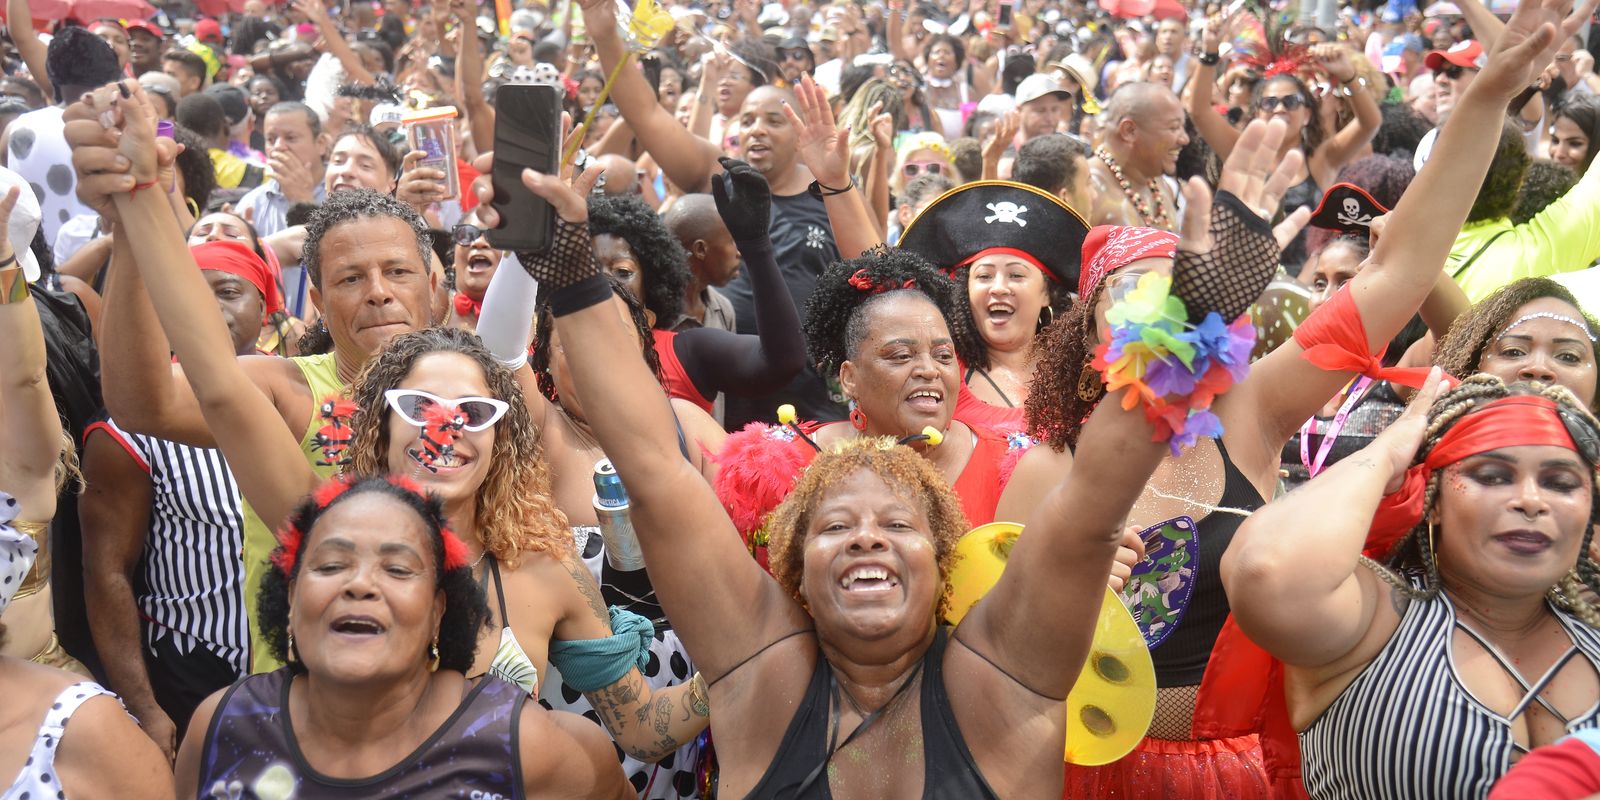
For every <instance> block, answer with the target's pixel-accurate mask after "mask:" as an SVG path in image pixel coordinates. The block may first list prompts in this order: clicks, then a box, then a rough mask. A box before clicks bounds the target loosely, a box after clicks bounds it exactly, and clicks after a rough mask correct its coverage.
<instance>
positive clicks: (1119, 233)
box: [1078, 225, 1178, 299]
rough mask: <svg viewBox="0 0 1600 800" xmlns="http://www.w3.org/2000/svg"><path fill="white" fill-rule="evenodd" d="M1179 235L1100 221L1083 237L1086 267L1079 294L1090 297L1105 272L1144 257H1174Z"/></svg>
mask: <svg viewBox="0 0 1600 800" xmlns="http://www.w3.org/2000/svg"><path fill="white" fill-rule="evenodd" d="M1177 252H1178V235H1177V234H1175V233H1172V232H1170V231H1163V230H1159V229H1157V228H1134V227H1129V226H1125V225H1099V226H1096V227H1093V228H1090V229H1089V235H1088V236H1086V237H1084V240H1083V269H1082V270H1080V271H1079V272H1078V297H1081V298H1084V299H1088V298H1089V297H1090V296H1091V295H1092V294H1094V290H1095V289H1097V288H1099V286H1100V282H1101V281H1103V280H1105V278H1106V276H1107V275H1109V274H1111V273H1113V272H1116V271H1117V270H1119V269H1122V268H1123V267H1126V266H1128V265H1129V264H1132V263H1133V262H1135V261H1139V260H1140V259H1145V258H1172V257H1173V256H1174V255H1177Z"/></svg>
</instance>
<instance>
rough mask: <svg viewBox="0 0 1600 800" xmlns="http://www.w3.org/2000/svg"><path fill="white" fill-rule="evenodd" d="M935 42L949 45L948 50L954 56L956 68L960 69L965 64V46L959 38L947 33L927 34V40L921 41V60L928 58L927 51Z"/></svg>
mask: <svg viewBox="0 0 1600 800" xmlns="http://www.w3.org/2000/svg"><path fill="white" fill-rule="evenodd" d="M936 44H947V45H950V50H951V51H953V52H954V53H955V56H956V69H961V68H962V67H963V66H966V63H967V48H966V46H965V45H963V44H961V39H959V38H958V37H955V36H951V35H950V34H948V33H936V34H934V35H932V36H929V37H928V38H927V40H925V41H924V42H923V43H922V60H923V61H924V62H926V61H927V60H928V53H929V52H931V51H932V50H933V46H934V45H936Z"/></svg>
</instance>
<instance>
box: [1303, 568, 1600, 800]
mask: <svg viewBox="0 0 1600 800" xmlns="http://www.w3.org/2000/svg"><path fill="white" fill-rule="evenodd" d="M1552 610H1553V611H1554V612H1555V615H1556V618H1557V619H1558V620H1560V622H1561V625H1562V627H1563V628H1565V629H1566V631H1567V636H1568V637H1570V638H1571V640H1572V644H1573V647H1572V649H1571V650H1569V652H1568V655H1567V656H1566V657H1565V658H1563V659H1561V660H1558V661H1557V662H1556V664H1555V665H1554V666H1553V667H1552V668H1551V670H1550V672H1549V675H1548V676H1521V677H1519V680H1522V681H1523V682H1524V686H1525V688H1527V689H1530V690H1533V691H1530V692H1529V695H1528V696H1527V697H1526V698H1525V699H1524V700H1523V703H1522V708H1525V707H1527V706H1528V705H1531V704H1533V703H1542V702H1543V701H1542V699H1541V698H1539V697H1538V691H1542V690H1543V688H1544V684H1545V682H1546V680H1547V679H1548V677H1553V676H1554V675H1555V674H1556V673H1557V672H1559V671H1560V669H1561V668H1562V667H1563V666H1565V665H1566V664H1567V663H1568V662H1569V661H1570V660H1571V659H1575V658H1587V659H1588V660H1589V661H1590V663H1591V664H1594V665H1596V668H1597V670H1600V632H1597V631H1596V630H1595V629H1593V628H1590V627H1589V626H1587V625H1585V624H1584V623H1582V622H1581V621H1579V620H1578V619H1576V618H1575V617H1573V616H1571V615H1570V614H1567V613H1566V612H1564V611H1561V610H1560V609H1555V608H1552ZM1456 627H1457V622H1456V614H1455V606H1454V605H1452V604H1451V602H1450V599H1449V597H1447V596H1446V595H1445V594H1444V593H1442V592H1441V593H1440V594H1439V596H1438V597H1437V598H1436V599H1433V600H1425V601H1424V600H1413V601H1411V603H1410V604H1409V605H1408V606H1407V607H1406V611H1405V614H1404V615H1403V616H1402V617H1401V619H1400V626H1399V627H1398V628H1397V629H1396V630H1395V632H1394V636H1392V637H1390V639H1389V643H1388V644H1386V645H1385V646H1384V648H1383V651H1382V652H1380V653H1379V654H1378V657H1377V658H1375V659H1373V661H1372V663H1370V664H1368V665H1367V667H1366V669H1364V670H1362V672H1361V674H1360V675H1359V676H1357V677H1356V679H1355V682H1353V683H1351V684H1350V686H1349V687H1348V688H1346V689H1345V690H1344V692H1343V693H1342V694H1340V695H1339V697H1338V698H1337V699H1335V700H1334V701H1333V705H1331V706H1329V707H1328V710H1327V711H1324V712H1323V713H1322V716H1320V717H1318V718H1317V720H1316V721H1315V722H1313V723H1312V724H1311V726H1310V727H1308V728H1306V730H1305V731H1304V732H1302V733H1301V734H1300V757H1301V761H1302V775H1303V776H1304V778H1305V785H1306V790H1307V791H1308V792H1309V793H1310V795H1311V796H1312V797H1314V798H1317V800H1345V799H1346V798H1348V799H1349V800H1358V799H1359V800H1384V799H1385V798H1396V799H1397V800H1398V799H1399V798H1450V800H1469V799H1470V798H1484V797H1487V796H1488V794H1489V789H1490V787H1492V786H1493V785H1494V783H1495V781H1497V780H1499V779H1500V778H1501V777H1502V776H1503V775H1505V773H1506V771H1507V770H1509V769H1510V768H1511V756H1512V754H1513V753H1514V752H1516V751H1517V750H1518V749H1520V746H1519V745H1518V744H1517V743H1516V741H1515V740H1514V738H1513V737H1512V732H1511V721H1512V718H1514V717H1515V716H1520V714H1521V713H1522V711H1521V708H1519V709H1518V710H1517V712H1516V714H1514V715H1513V717H1512V718H1507V717H1503V716H1501V715H1499V714H1497V713H1495V712H1494V711H1492V710H1490V709H1489V708H1488V707H1487V706H1485V705H1483V704H1482V703H1480V702H1478V700H1477V698H1475V697H1473V696H1472V693H1471V692H1469V691H1468V690H1467V688H1466V686H1465V685H1464V684H1463V683H1462V681H1461V678H1460V677H1459V676H1458V675H1457V673H1456V670H1455V664H1454V659H1453V656H1452V652H1451V638H1452V636H1453V634H1454V632H1455V629H1456ZM1461 627H1462V629H1463V630H1465V631H1466V632H1467V633H1468V634H1469V635H1474V636H1475V634H1473V632H1472V631H1471V630H1470V629H1468V628H1466V626H1461ZM1308 633H1309V632H1308ZM1479 641H1480V642H1481V643H1483V644H1484V647H1485V649H1486V650H1488V651H1489V652H1490V654H1491V655H1494V656H1495V657H1496V658H1497V659H1500V661H1501V663H1502V666H1503V667H1505V668H1506V669H1508V671H1509V674H1511V675H1513V676H1517V673H1516V672H1515V671H1514V670H1511V669H1510V666H1509V663H1508V662H1507V661H1506V660H1505V659H1504V657H1503V656H1501V655H1500V654H1499V653H1497V652H1496V651H1495V649H1494V648H1493V647H1491V646H1489V645H1488V644H1487V643H1486V642H1484V641H1483V640H1482V639H1479ZM1530 682H1531V686H1530V685H1528V684H1529V683H1530ZM1551 711H1552V712H1553V711H1554V710H1553V709H1551ZM1557 716H1558V718H1559V716H1560V715H1557ZM1595 727H1600V703H1597V704H1596V705H1595V706H1594V707H1591V708H1590V709H1589V710H1588V711H1587V712H1585V713H1584V714H1583V715H1582V716H1580V717H1577V718H1576V719H1573V720H1570V721H1568V723H1567V730H1568V731H1569V732H1571V731H1576V730H1581V729H1584V728H1595Z"/></svg>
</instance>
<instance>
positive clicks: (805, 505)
mask: <svg viewBox="0 0 1600 800" xmlns="http://www.w3.org/2000/svg"><path fill="white" fill-rule="evenodd" d="M859 470H867V471H868V472H871V473H873V474H874V475H877V476H878V478H880V479H881V480H882V481H883V482H884V483H886V484H888V485H889V488H890V489H891V490H892V491H894V492H895V493H896V494H898V495H900V496H901V497H904V498H906V499H908V500H912V501H913V502H915V503H916V504H917V505H919V506H920V507H921V509H922V511H923V512H925V513H926V514H927V515H928V527H929V531H928V535H929V537H930V538H931V539H932V540H933V547H934V558H935V559H936V561H937V563H938V565H939V581H940V583H941V584H943V583H944V581H945V580H946V579H947V578H948V577H949V576H950V570H951V568H952V567H954V566H955V562H956V542H957V541H960V539H961V537H962V536H963V535H964V534H965V533H966V532H967V528H968V525H967V517H966V514H965V513H964V512H962V510H961V501H960V500H959V499H957V497H956V495H955V492H953V491H951V490H950V485H949V484H948V483H947V482H946V481H945V479H944V475H943V474H942V473H940V472H939V469H938V468H937V467H935V466H933V464H932V463H930V462H929V461H928V459H926V458H923V457H922V456H921V455H918V454H917V452H916V451H915V450H912V449H911V448H909V447H905V446H902V445H897V444H895V443H894V440H893V439H888V438H879V437H860V438H856V439H851V440H848V441H845V442H842V443H840V444H839V445H837V446H835V447H833V448H830V449H829V451H828V452H825V453H822V454H820V455H818V456H817V458H816V460H815V461H812V462H811V466H809V467H807V468H806V471H805V473H804V474H803V475H801V476H800V480H799V481H798V482H797V483H796V484H795V487H794V491H793V492H790V494H789V496H788V497H787V498H786V499H785V500H784V501H783V503H782V504H780V505H779V506H778V507H777V508H776V509H774V510H773V512H772V515H771V516H770V517H768V518H767V532H768V535H769V539H768V541H769V542H770V545H769V548H768V555H769V556H770V563H771V566H772V577H774V578H776V579H777V580H778V583H779V585H781V586H783V588H784V590H785V591H787V592H789V594H790V595H792V596H793V597H794V599H795V601H796V602H798V603H800V605H801V606H803V607H804V606H806V602H805V598H803V597H802V596H801V594H800V587H801V584H802V583H803V582H804V578H805V544H806V536H807V529H808V528H810V526H811V515H812V513H813V512H814V511H815V510H816V508H817V507H818V506H819V505H820V504H821V503H822V500H823V498H824V497H826V496H827V494H828V492H829V491H830V490H832V489H835V488H837V487H839V486H844V485H847V481H848V480H849V478H850V476H851V475H853V474H855V473H856V472H857V471H859ZM947 605H948V604H947V601H946V599H945V592H944V591H943V589H942V588H941V590H940V591H939V604H938V607H937V609H936V611H937V613H938V615H939V619H943V618H944V617H945V614H946V612H947V611H948V610H949V609H948V608H947ZM807 608H808V610H809V607H807Z"/></svg>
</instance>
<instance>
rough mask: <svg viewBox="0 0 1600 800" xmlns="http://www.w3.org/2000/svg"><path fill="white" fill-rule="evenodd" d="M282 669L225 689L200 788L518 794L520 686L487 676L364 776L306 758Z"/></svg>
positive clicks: (209, 733)
mask: <svg viewBox="0 0 1600 800" xmlns="http://www.w3.org/2000/svg"><path fill="white" fill-rule="evenodd" d="M292 679H293V676H292V674H291V673H290V672H289V670H288V668H284V669H280V670H277V671H275V672H269V673H267V674H265V675H251V676H249V677H247V678H245V679H244V680H241V681H239V682H238V683H236V684H234V685H233V687H232V688H230V689H228V692H227V694H225V695H223V697H222V702H221V703H220V704H219V705H218V706H217V711H216V715H215V716H213V717H212V718H211V725H210V727H209V728H208V729H207V730H206V737H205V740H204V743H203V744H202V749H201V753H200V780H199V784H198V786H199V797H201V798H211V797H237V798H241V800H243V799H244V798H250V799H252V800H253V799H254V798H260V800H277V798H288V797H294V798H296V800H318V799H319V798H329V800H334V799H335V798H337V799H338V800H343V798H350V797H360V798H366V799H367V800H376V799H377V798H415V797H484V798H513V797H521V796H522V768H521V767H522V759H521V755H520V752H519V750H518V747H519V745H518V743H517V730H518V722H519V721H520V720H521V719H522V704H523V701H524V700H526V699H527V694H526V693H524V692H523V691H522V690H521V689H518V688H517V687H516V686H513V685H511V684H509V683H506V682H505V681H502V680H499V679H497V678H492V677H486V678H483V679H481V680H479V681H478V684H477V685H476V686H474V687H472V689H471V690H469V691H468V692H467V695H466V697H464V698H463V699H462V700H461V704H460V705H459V706H457V707H456V710H455V713H453V714H451V715H450V718H449V719H447V720H445V722H444V724H442V725H440V726H439V728H438V729H437V730H435V731H434V732H433V734H432V735H431V736H429V737H428V739H427V740H426V741H424V742H423V743H422V744H421V745H419V746H418V747H417V749H416V750H414V751H412V752H411V753H410V754H409V755H407V756H405V757H404V758H402V759H400V761H399V763H397V764H395V765H394V766H392V767H390V768H389V769H386V770H384V771H383V772H380V773H378V774H377V775H372V776H369V777H366V778H331V777H328V776H326V775H322V774H320V773H318V772H317V771H316V770H314V769H312V767H311V765H310V764H308V763H307V762H306V759H305V755H304V754H303V753H302V752H301V750H300V744H299V742H298V741H297V740H296V739H295V735H294V726H293V724H292V723H291V721H290V719H289V685H290V683H291V682H292Z"/></svg>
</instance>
